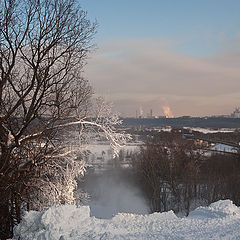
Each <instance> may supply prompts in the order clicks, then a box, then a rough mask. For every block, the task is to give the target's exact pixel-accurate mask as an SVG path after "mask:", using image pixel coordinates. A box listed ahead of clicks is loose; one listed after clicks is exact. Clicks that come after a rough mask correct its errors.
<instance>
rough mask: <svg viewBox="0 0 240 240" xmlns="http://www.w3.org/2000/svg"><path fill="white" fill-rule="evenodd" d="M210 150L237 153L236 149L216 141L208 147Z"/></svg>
mask: <svg viewBox="0 0 240 240" xmlns="http://www.w3.org/2000/svg"><path fill="white" fill-rule="evenodd" d="M210 150H213V151H219V152H229V153H237V152H238V149H237V148H235V147H232V146H229V145H226V144H222V143H217V144H215V145H214V146H213V147H211V148H210Z"/></svg>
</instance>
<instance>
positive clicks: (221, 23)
mask: <svg viewBox="0 0 240 240" xmlns="http://www.w3.org/2000/svg"><path fill="white" fill-rule="evenodd" d="M80 4H81V5H82V7H83V9H85V10H87V11H88V16H89V17H90V18H91V19H97V21H98V23H99V28H98V34H97V35H96V41H105V40H114V39H119V38H127V39H129V38H159V37H160V38H166V39H175V40H179V41H180V42H179V43H178V44H176V48H177V49H178V50H180V51H182V52H185V53H187V54H191V55H200V56H205V55H212V54H214V53H215V52H216V51H219V49H221V48H222V45H224V42H225V40H234V39H235V38H237V36H238V34H239V33H240V31H239V30H240V17H239V16H240V0H80Z"/></svg>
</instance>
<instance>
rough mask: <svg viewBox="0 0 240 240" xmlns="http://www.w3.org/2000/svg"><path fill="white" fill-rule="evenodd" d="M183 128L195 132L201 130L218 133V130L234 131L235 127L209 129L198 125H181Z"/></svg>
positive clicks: (224, 131)
mask: <svg viewBox="0 0 240 240" xmlns="http://www.w3.org/2000/svg"><path fill="white" fill-rule="evenodd" d="M183 128H184V129H188V130H191V131H196V132H201V133H204V134H207V133H218V132H222V133H231V132H234V131H235V130H236V129H235V128H220V129H217V130H215V129H211V128H200V127H196V128H194V127H183Z"/></svg>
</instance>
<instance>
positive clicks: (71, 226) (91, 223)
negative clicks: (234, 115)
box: [14, 200, 240, 240]
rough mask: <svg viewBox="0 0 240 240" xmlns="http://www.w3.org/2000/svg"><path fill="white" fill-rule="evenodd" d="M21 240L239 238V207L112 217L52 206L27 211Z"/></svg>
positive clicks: (226, 202)
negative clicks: (176, 213) (179, 213)
mask: <svg viewBox="0 0 240 240" xmlns="http://www.w3.org/2000/svg"><path fill="white" fill-rule="evenodd" d="M19 236H20V238H21V240H35V239H36V240H80V239H81V240H90V239H102V240H103V239H104V240H110V239H119V240H120V239H121V240H124V239H138V240H139V239H144V240H145V239H158V240H161V239H169V240H170V239H171V240H175V239H178V240H179V239H189V240H190V239H191V240H192V239H224V240H226V239H229V240H230V239H231V240H234V239H240V209H239V208H238V207H237V206H235V205H234V204H233V203H232V201H230V200H220V201H218V202H215V203H213V204H211V205H210V206H209V207H199V208H197V209H196V210H194V211H193V212H191V213H190V215H189V216H188V217H185V218H178V217H177V216H176V215H175V214H174V213H173V212H172V211H169V212H165V213H153V214H150V215H136V214H126V213H124V214H123V213H119V214H117V215H116V216H114V217H113V218H112V219H97V218H95V217H90V208H89V207H88V206H80V207H77V206H75V205H62V206H53V207H50V208H48V209H46V210H44V211H42V212H36V211H30V212H27V213H26V214H25V216H24V218H23V220H22V222H21V223H20V224H19V225H18V226H16V228H15V238H14V239H18V237H19Z"/></svg>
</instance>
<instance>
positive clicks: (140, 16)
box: [79, 0, 240, 116]
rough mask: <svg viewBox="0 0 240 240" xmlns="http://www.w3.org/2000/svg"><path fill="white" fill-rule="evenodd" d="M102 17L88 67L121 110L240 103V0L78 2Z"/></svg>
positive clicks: (220, 110)
mask: <svg viewBox="0 0 240 240" xmlns="http://www.w3.org/2000/svg"><path fill="white" fill-rule="evenodd" d="M79 1H80V4H81V5H82V8H83V9H84V10H86V11H87V12H88V17H89V18H90V19H92V20H94V19H96V20H97V21H98V23H99V27H98V33H97V34H96V37H95V43H96V44H97V45H98V50H97V51H96V52H94V54H93V55H92V57H91V59H90V60H89V64H88V65H87V67H86V69H85V74H86V76H87V78H88V79H89V80H90V82H91V83H92V85H93V87H94V89H95V92H96V93H97V94H99V95H104V96H106V97H107V99H108V100H110V101H113V102H114V103H115V106H116V109H117V110H118V111H119V112H120V113H121V114H122V115H123V116H134V115H135V112H136V110H139V109H143V111H144V114H145V115H147V113H149V111H150V109H153V113H154V114H155V115H162V114H163V113H164V110H163V109H164V108H165V107H166V106H168V107H170V109H171V110H172V113H173V115H174V116H181V115H192V116H206V115H214V114H215V115H220V114H230V113H231V111H233V109H234V107H236V106H239V107H240V0H79Z"/></svg>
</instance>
